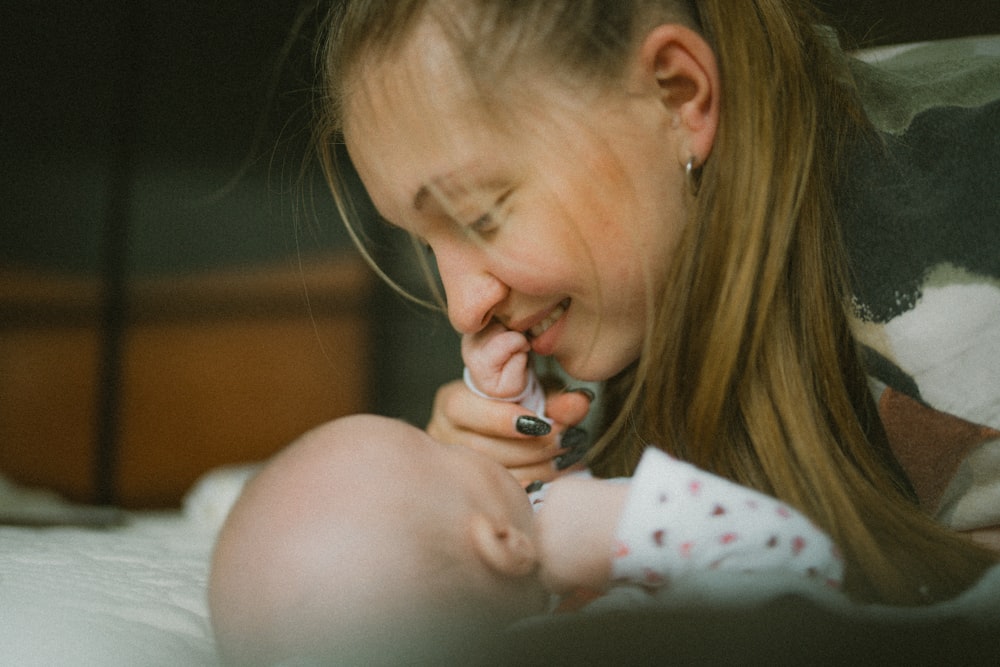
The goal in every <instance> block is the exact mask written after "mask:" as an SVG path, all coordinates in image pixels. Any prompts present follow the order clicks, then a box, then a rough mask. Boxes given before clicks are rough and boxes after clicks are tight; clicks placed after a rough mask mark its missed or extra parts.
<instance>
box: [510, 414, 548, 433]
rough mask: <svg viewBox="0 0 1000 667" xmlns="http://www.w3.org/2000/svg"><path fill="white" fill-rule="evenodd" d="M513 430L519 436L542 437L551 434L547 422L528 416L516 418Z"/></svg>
mask: <svg viewBox="0 0 1000 667" xmlns="http://www.w3.org/2000/svg"><path fill="white" fill-rule="evenodd" d="M514 428H516V429H517V432H518V433H520V434H521V435H531V436H542V435H548V434H549V433H551V432H552V426H551V425H550V424H549V423H548V422H546V421H545V420H544V419H540V418H538V417H532V416H530V415H523V416H521V417H518V418H517V421H516V422H515V424H514Z"/></svg>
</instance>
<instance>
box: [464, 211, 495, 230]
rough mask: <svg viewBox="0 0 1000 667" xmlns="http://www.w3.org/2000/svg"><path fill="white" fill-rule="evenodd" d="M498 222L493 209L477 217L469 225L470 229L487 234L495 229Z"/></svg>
mask: <svg viewBox="0 0 1000 667" xmlns="http://www.w3.org/2000/svg"><path fill="white" fill-rule="evenodd" d="M496 224H497V223H496V218H494V217H493V211H489V212H487V213H484V214H483V215H481V216H479V217H478V218H476V219H475V220H474V221H473V223H472V224H471V225H469V229H470V230H472V231H474V232H475V233H477V234H486V233H488V232H491V231H493V229H494V228H495V227H496Z"/></svg>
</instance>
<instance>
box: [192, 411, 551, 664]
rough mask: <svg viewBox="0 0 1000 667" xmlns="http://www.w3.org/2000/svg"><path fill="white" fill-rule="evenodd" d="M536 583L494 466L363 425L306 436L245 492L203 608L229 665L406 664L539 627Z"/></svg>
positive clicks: (403, 428)
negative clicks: (482, 634) (485, 633)
mask: <svg viewBox="0 0 1000 667" xmlns="http://www.w3.org/2000/svg"><path fill="white" fill-rule="evenodd" d="M536 570H537V560H536V554H535V546H534V524H533V515H532V510H531V507H530V504H529V502H528V498H527V496H526V494H525V493H524V491H523V490H522V489H521V487H520V486H519V485H518V483H517V482H516V481H515V480H514V478H513V477H512V476H511V475H510V474H509V473H508V472H507V471H506V470H505V469H504V468H503V467H502V466H499V465H497V464H496V463H494V462H493V461H491V460H489V459H487V458H486V457H484V456H481V455H479V454H477V453H475V452H473V451H471V450H468V449H466V448H462V447H456V446H450V445H443V444H441V443H439V442H437V441H435V440H433V439H431V438H430V437H429V436H428V435H427V434H426V433H424V432H423V431H421V430H420V429H417V428H415V427H413V426H410V425H408V424H405V423H403V422H399V421H396V420H391V419H386V418H381V417H374V416H361V415H359V416H354V417H347V418H344V419H340V420H337V421H334V422H331V423H329V424H326V425H324V426H322V427H319V428H317V429H316V430H314V431H311V432H310V433H308V434H306V435H305V436H303V437H302V438H301V439H299V440H298V441H297V442H295V443H293V444H292V445H291V446H289V447H288V448H287V449H286V450H285V451H283V452H281V453H280V454H278V455H277V456H276V457H275V458H274V459H273V460H272V461H271V462H270V463H268V465H266V466H265V467H264V469H263V470H262V471H261V472H260V474H259V475H258V476H257V477H256V478H254V479H253V480H252V481H251V482H250V483H249V484H248V485H247V487H246V489H245V491H244V492H243V494H242V495H241V497H240V499H239V500H238V501H237V503H236V505H235V506H234V507H233V510H232V512H231V513H230V515H229V518H228V519H227V520H226V523H225V525H224V526H223V528H222V531H221V533H220V536H219V541H218V544H217V546H216V550H215V554H214V558H213V562H212V572H211V577H210V584H209V603H210V607H211V613H212V624H213V627H214V630H215V633H216V637H217V639H218V642H219V647H220V650H221V652H222V654H223V656H224V657H225V658H226V659H227V660H231V661H232V662H234V663H236V664H241V665H242V664H271V663H274V662H278V661H280V660H283V659H287V658H289V657H292V656H296V657H319V658H322V657H323V656H335V657H337V658H338V659H343V658H349V657H357V658H363V657H365V656H366V655H376V656H378V657H380V658H385V657H389V656H391V655H401V656H417V655H420V654H427V652H429V651H437V650H447V647H445V646H443V645H442V642H447V641H448V640H449V639H456V640H462V638H463V635H466V637H467V633H468V632H478V631H481V630H488V629H490V628H500V627H502V626H503V625H505V624H507V623H509V622H510V621H512V620H514V619H516V618H520V617H523V616H525V615H529V614H532V613H537V612H540V611H542V610H543V609H544V607H545V603H546V600H547V595H546V593H545V592H544V590H543V588H542V587H541V584H540V583H539V581H538V578H537V576H536ZM393 652H395V653H393Z"/></svg>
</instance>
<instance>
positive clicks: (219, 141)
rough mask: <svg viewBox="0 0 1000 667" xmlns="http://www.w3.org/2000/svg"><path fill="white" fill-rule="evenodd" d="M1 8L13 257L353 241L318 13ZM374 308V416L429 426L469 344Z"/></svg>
mask: <svg viewBox="0 0 1000 667" xmlns="http://www.w3.org/2000/svg"><path fill="white" fill-rule="evenodd" d="M819 4H820V5H821V6H823V7H824V9H826V10H827V11H829V12H830V14H831V16H832V17H833V18H834V20H835V21H834V22H835V23H836V24H837V25H839V26H840V27H842V28H843V29H844V30H845V31H846V33H847V34H848V35H849V37H848V40H849V41H850V42H852V43H854V44H857V45H861V46H869V45H874V44H885V43H895V42H907V41H914V40H924V39H931V38H942V37H954V36H960V35H971V34H981V33H996V32H1000V11H998V7H997V2H996V0H967V1H965V2H947V3H946V2H940V0H938V1H936V2H931V1H929V0H920V1H917V0H898V1H895V2H893V1H889V0H882V1H879V2H865V1H862V0H850V1H841V2H835V1H828V2H819ZM4 5H5V6H4V8H3V10H2V16H0V56H2V63H3V65H2V67H0V100H2V102H0V104H2V106H0V201H2V202H3V204H4V206H3V209H2V210H0V263H4V264H21V265H31V266H37V267H44V268H51V269H59V270H62V271H70V272H80V273H88V274H93V275H102V276H105V277H107V278H108V279H109V280H117V281H118V282H119V283H127V281H128V280H130V279H131V278H133V277H135V276H144V275H157V274H169V273H182V272H187V271H196V270H200V269H204V268H209V267H225V266H242V265H250V264H253V263H258V262H263V261H271V260H274V259H276V258H284V257H294V256H295V255H296V254H297V253H300V252H301V253H303V254H305V255H309V254H314V253H319V252H323V251H326V250H329V249H336V248H346V247H347V245H348V243H347V240H346V235H345V234H344V233H343V232H342V230H341V226H340V223H339V221H338V220H337V217H336V215H335V213H334V211H333V208H332V205H331V203H330V201H329V197H328V196H327V195H326V194H325V192H324V186H323V184H322V183H321V182H320V180H319V179H318V174H317V173H316V172H315V170H313V171H312V172H308V173H307V175H306V176H302V174H301V173H300V170H301V168H302V166H303V160H305V159H306V145H307V138H308V132H309V128H308V124H309V113H310V112H309V105H310V100H311V96H310V91H311V88H312V87H313V86H314V84H315V81H314V71H313V60H312V49H313V39H314V37H315V34H316V25H317V21H318V18H317V16H316V14H307V15H305V16H306V17H305V18H304V19H303V21H302V22H301V25H298V27H297V28H296V30H297V32H296V33H295V34H296V35H297V36H294V37H292V36H291V35H292V34H293V26H296V21H297V19H298V18H299V17H300V16H301V15H300V9H301V8H300V7H299V6H298V4H297V3H295V2H283V1H277V0H271V1H262V2H252V3H251V2H245V1H239V2H237V1H234V0H222V1H219V0H216V1H213V2H203V1H202V0H197V1H195V0H174V1H168V0H131V1H127V2H125V1H122V2H99V1H95V0H90V1H88V0H49V1H47V2H38V1H34V0H15V1H13V2H6V3H4ZM310 190H315V192H316V194H315V196H309V195H308V193H309V191H310ZM372 307H373V311H374V312H376V314H377V317H378V322H379V328H378V334H377V335H378V341H377V345H378V349H379V350H380V352H379V354H378V355H377V357H378V367H377V374H378V382H377V391H376V394H377V395H378V397H379V402H378V404H377V405H376V409H377V410H379V411H380V412H383V413H386V414H391V415H395V416H403V417H406V418H409V419H411V420H413V421H417V422H421V421H422V420H423V419H425V418H426V415H427V414H428V410H429V405H430V399H431V395H432V392H433V388H434V387H436V386H437V385H438V384H440V383H441V382H442V381H444V380H446V379H450V378H452V377H455V376H456V375H457V371H458V359H457V345H456V343H457V339H456V338H455V336H454V335H453V334H451V333H449V329H448V326H447V324H446V323H445V322H444V320H443V319H442V318H439V317H436V316H433V315H429V314H425V313H421V312H420V311H418V310H417V309H415V308H412V307H404V306H403V304H402V302H401V301H400V300H399V299H397V298H396V297H394V296H392V295H389V294H388V293H382V294H381V295H380V296H379V297H377V298H376V300H375V302H374V303H373V304H372Z"/></svg>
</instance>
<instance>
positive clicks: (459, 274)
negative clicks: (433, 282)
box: [436, 253, 508, 334]
mask: <svg viewBox="0 0 1000 667" xmlns="http://www.w3.org/2000/svg"><path fill="white" fill-rule="evenodd" d="M436 257H437V264H438V273H439V275H440V276H441V283H442V284H443V285H444V293H445V298H446V299H447V301H448V319H449V320H450V321H451V326H452V327H454V328H455V330H456V331H458V332H459V333H461V334H471V333H476V332H478V331H481V330H482V329H483V327H485V326H486V325H487V324H489V323H490V320H492V319H493V314H494V312H495V310H496V307H497V306H498V305H499V304H500V303H501V302H502V301H503V300H504V299H505V298H506V296H507V292H508V288H507V286H506V285H505V284H504V283H503V282H501V281H500V280H499V279H498V278H496V276H494V275H493V274H492V273H490V272H489V271H487V270H486V267H484V266H481V265H478V264H477V263H476V262H475V261H474V259H473V258H471V257H468V256H463V255H449V254H447V253H443V254H442V253H437V254H436Z"/></svg>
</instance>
